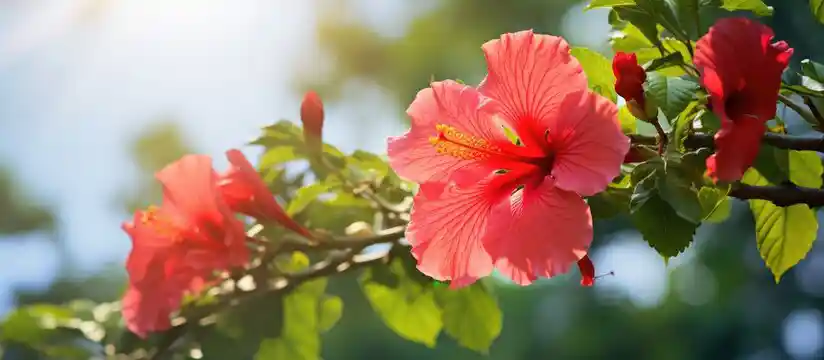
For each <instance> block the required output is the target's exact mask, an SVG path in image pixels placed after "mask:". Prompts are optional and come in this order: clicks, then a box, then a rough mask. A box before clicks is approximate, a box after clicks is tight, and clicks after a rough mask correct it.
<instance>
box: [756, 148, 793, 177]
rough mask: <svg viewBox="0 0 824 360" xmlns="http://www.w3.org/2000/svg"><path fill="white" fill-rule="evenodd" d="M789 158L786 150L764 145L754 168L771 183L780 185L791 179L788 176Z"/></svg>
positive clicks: (760, 149)
mask: <svg viewBox="0 0 824 360" xmlns="http://www.w3.org/2000/svg"><path fill="white" fill-rule="evenodd" d="M789 157H790V155H789V152H788V151H787V150H786V149H779V148H777V147H774V146H772V145H767V144H762V145H761V147H760V148H759V149H758V156H757V157H756V158H755V163H753V166H752V167H754V168H755V169H756V170H758V173H759V174H761V176H764V177H766V178H767V180H768V181H769V182H770V183H772V184H780V183H782V182H785V181H787V180H789V179H790V178H789V175H788V170H789V168H790V165H789V161H790V160H789Z"/></svg>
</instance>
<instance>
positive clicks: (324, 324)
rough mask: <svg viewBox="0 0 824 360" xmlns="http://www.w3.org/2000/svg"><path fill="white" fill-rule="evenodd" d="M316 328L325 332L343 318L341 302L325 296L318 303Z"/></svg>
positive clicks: (336, 298) (338, 299)
mask: <svg viewBox="0 0 824 360" xmlns="http://www.w3.org/2000/svg"><path fill="white" fill-rule="evenodd" d="M319 305H320V310H319V313H318V314H319V317H318V328H319V329H320V331H321V332H327V331H329V330H331V329H332V327H334V326H335V324H337V323H338V321H340V318H341V316H343V300H341V298H340V297H337V296H327V297H325V298H324V299H323V300H322V301H321V302H320V304H319Z"/></svg>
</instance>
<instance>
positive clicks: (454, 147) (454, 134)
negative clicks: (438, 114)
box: [429, 124, 500, 160]
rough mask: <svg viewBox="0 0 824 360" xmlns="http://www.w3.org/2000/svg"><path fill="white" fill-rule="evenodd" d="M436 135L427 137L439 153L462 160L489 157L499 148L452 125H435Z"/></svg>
mask: <svg viewBox="0 0 824 360" xmlns="http://www.w3.org/2000/svg"><path fill="white" fill-rule="evenodd" d="M435 129H436V130H437V131H438V136H433V137H430V138H429V142H430V143H431V144H432V146H434V147H435V150H436V151H437V152H438V153H439V154H443V155H448V156H453V157H456V158H459V159H464V160H479V159H486V158H489V157H490V156H491V155H492V154H494V153H497V152H499V151H500V148H498V147H497V146H495V145H493V144H490V143H489V141H487V140H485V139H481V138H479V137H477V136H473V135H469V134H464V133H462V132H461V131H460V130H458V129H455V128H454V127H452V126H449V125H444V124H438V125H435Z"/></svg>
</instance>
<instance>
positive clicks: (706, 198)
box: [698, 187, 732, 223]
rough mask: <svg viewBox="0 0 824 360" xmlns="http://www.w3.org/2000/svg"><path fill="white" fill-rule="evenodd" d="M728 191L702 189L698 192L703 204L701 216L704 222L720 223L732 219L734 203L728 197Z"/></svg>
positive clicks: (699, 199) (709, 188)
mask: <svg viewBox="0 0 824 360" xmlns="http://www.w3.org/2000/svg"><path fill="white" fill-rule="evenodd" d="M727 193H728V192H727V191H725V190H723V189H718V188H713V187H702V188H701V190H699V191H698V201H699V202H701V210H702V211H701V214H702V218H703V220H704V221H707V222H712V223H720V222H722V221H724V220H726V219H727V218H728V217H730V211H732V202H730V198H729V197H727Z"/></svg>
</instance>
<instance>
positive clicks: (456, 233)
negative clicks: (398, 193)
mask: <svg viewBox="0 0 824 360" xmlns="http://www.w3.org/2000/svg"><path fill="white" fill-rule="evenodd" d="M514 186H515V184H514V183H513V182H512V181H511V178H510V177H509V176H507V175H491V176H488V177H487V178H486V179H485V180H484V181H482V182H480V183H478V184H476V185H474V186H471V187H467V188H459V187H457V186H455V185H454V184H453V185H450V186H447V187H446V188H445V189H444V190H443V191H442V192H441V191H433V190H431V189H430V188H429V187H428V186H427V184H424V185H422V186H421V189H420V191H419V192H418V194H417V195H416V196H415V203H414V206H413V208H412V214H411V222H410V223H409V227H408V229H407V231H406V238H407V240H408V241H409V243H410V244H412V254H413V255H414V256H415V258H416V259H417V260H418V269H419V270H420V271H421V272H422V273H424V274H426V275H427V276H429V277H432V278H434V279H437V280H440V281H446V280H449V281H451V284H450V285H451V286H452V287H460V286H465V285H469V284H471V283H473V282H474V281H475V280H477V279H478V278H481V277H484V276H487V275H489V273H491V272H492V269H493V264H492V259H491V258H490V257H489V254H487V253H486V251H485V250H484V248H483V245H482V243H481V239H482V237H483V235H484V232H485V231H486V228H487V225H488V224H490V222H493V221H494V219H491V218H490V211H491V209H492V207H493V206H496V205H499V204H508V203H509V194H510V193H511V191H512V189H513V188H514Z"/></svg>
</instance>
